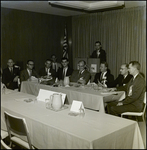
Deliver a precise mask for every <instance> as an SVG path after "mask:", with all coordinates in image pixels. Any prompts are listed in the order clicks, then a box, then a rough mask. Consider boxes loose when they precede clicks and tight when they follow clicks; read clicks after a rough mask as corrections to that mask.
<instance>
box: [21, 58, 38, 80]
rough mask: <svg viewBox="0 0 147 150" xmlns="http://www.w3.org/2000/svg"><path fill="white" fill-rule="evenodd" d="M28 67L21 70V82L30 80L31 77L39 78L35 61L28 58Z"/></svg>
mask: <svg viewBox="0 0 147 150" xmlns="http://www.w3.org/2000/svg"><path fill="white" fill-rule="evenodd" d="M26 66H27V68H26V69H24V70H22V71H21V72H20V82H22V81H30V79H31V77H34V78H39V75H38V73H37V72H36V70H35V69H34V61H33V60H28V61H27V64H26Z"/></svg>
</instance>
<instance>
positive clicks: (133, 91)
mask: <svg viewBox="0 0 147 150" xmlns="http://www.w3.org/2000/svg"><path fill="white" fill-rule="evenodd" d="M139 70H140V63H139V62H138V61H131V62H130V63H129V72H130V74H131V75H133V78H132V79H131V80H130V81H129V83H127V84H126V85H125V86H121V87H117V88H112V91H114V90H118V91H125V92H126V97H125V99H124V100H122V101H120V102H119V101H114V102H110V103H108V104H107V111H108V113H109V114H112V115H116V116H120V115H121V113H124V112H128V111H129V112H140V111H142V109H143V99H144V93H145V79H144V78H143V77H142V75H141V74H140V73H139Z"/></svg>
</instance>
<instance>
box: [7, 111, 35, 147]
mask: <svg viewBox="0 0 147 150" xmlns="http://www.w3.org/2000/svg"><path fill="white" fill-rule="evenodd" d="M4 115H5V122H6V126H7V131H8V134H9V138H10V147H11V145H12V142H14V143H16V144H18V145H20V146H22V147H24V148H27V149H34V147H33V146H32V144H31V139H30V135H29V131H28V127H27V124H26V121H25V118H21V117H17V116H14V115H11V114H9V113H8V112H6V111H5V112H4ZM21 136H23V138H24V137H25V138H26V141H27V142H26V141H25V140H22V139H21Z"/></svg>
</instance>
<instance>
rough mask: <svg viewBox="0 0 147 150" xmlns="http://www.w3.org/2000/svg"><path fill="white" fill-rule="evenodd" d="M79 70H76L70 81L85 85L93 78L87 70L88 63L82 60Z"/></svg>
mask: <svg viewBox="0 0 147 150" xmlns="http://www.w3.org/2000/svg"><path fill="white" fill-rule="evenodd" d="M78 67H79V69H78V70H74V71H73V73H72V75H71V78H70V81H71V82H77V83H79V84H82V85H85V84H87V83H88V81H89V80H90V78H91V74H90V72H89V71H88V70H87V69H86V62H85V61H84V60H80V61H79V62H78Z"/></svg>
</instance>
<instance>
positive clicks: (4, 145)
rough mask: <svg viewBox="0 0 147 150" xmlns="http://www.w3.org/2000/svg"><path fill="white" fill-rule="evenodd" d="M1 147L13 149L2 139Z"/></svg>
mask: <svg viewBox="0 0 147 150" xmlns="http://www.w3.org/2000/svg"><path fill="white" fill-rule="evenodd" d="M1 149H12V148H11V147H9V146H8V145H7V144H6V143H5V142H4V141H3V140H2V139H1Z"/></svg>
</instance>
